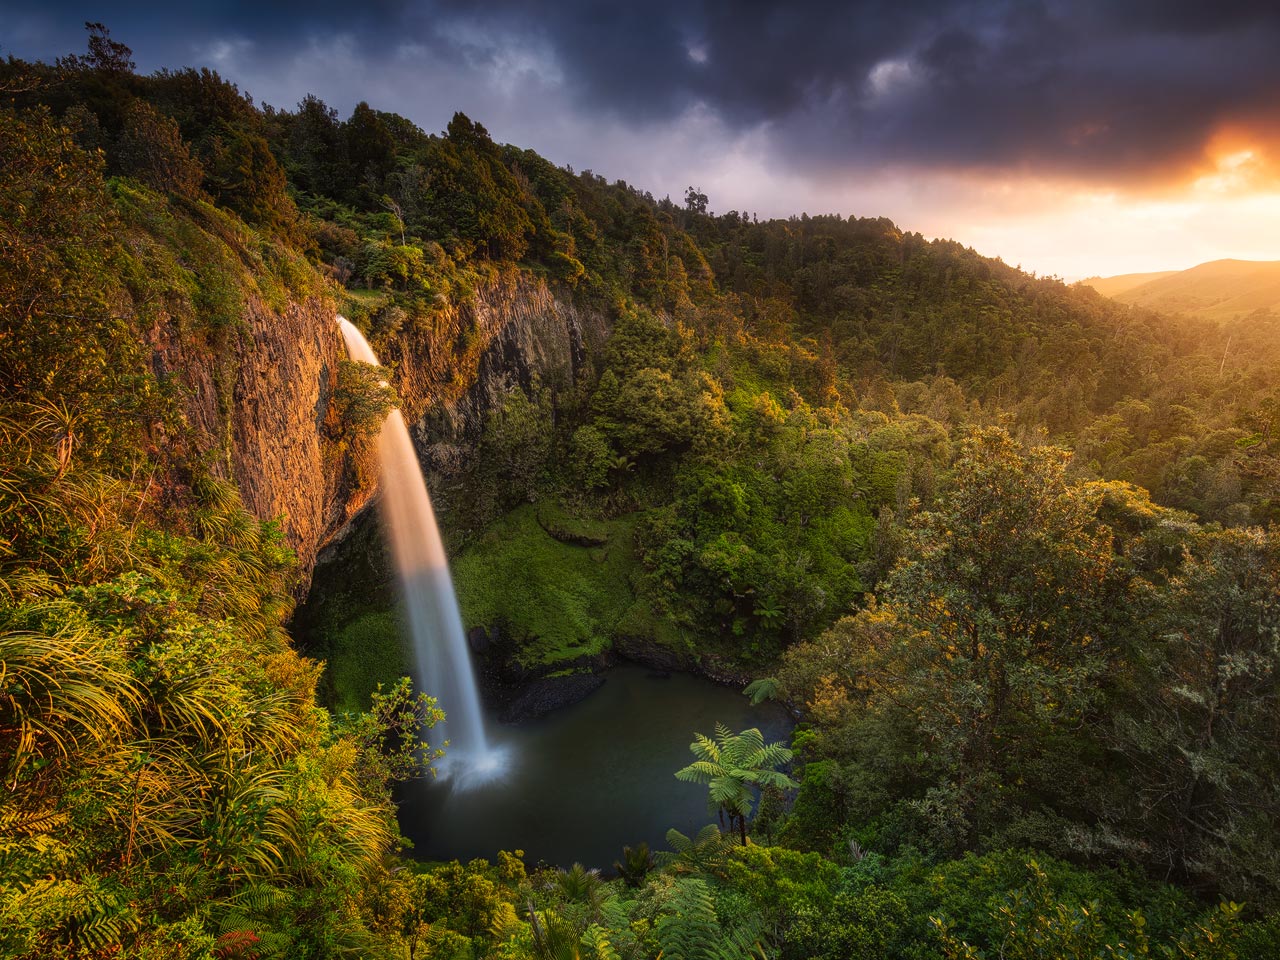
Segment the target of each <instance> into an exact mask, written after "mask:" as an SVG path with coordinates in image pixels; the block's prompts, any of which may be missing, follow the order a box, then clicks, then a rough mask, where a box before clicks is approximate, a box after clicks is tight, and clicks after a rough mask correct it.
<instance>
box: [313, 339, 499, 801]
mask: <svg viewBox="0 0 1280 960" xmlns="http://www.w3.org/2000/svg"><path fill="white" fill-rule="evenodd" d="M338 326H339V327H340V328H341V330H342V339H343V340H344V341H346V345H347V354H348V355H349V356H350V357H351V359H352V360H358V361H359V362H361V363H369V364H373V365H374V366H379V364H378V358H377V356H375V355H374V352H373V349H372V348H371V347H370V346H369V344H368V342H367V341H366V340H365V338H364V337H363V336H362V335H361V333H360V331H359V330H358V329H357V328H356V327H355V326H354V325H353V324H352V323H351V322H350V321H348V320H346V319H345V318H344V317H338ZM378 456H379V460H380V461H381V470H382V497H381V511H382V521H383V527H384V529H385V530H386V534H387V538H388V540H389V541H390V543H391V553H392V558H393V559H394V560H395V565H396V571H397V573H398V574H399V577H400V586H401V589H402V590H403V592H404V600H405V606H406V608H407V610H408V614H409V631H410V633H411V634H412V638H413V652H414V657H415V662H416V666H417V671H418V677H417V679H418V687H419V689H420V690H423V691H425V692H427V693H429V694H431V695H432V696H434V697H435V698H436V700H437V705H438V706H439V707H440V709H441V710H443V711H444V712H445V717H446V719H445V721H444V723H438V724H436V726H435V727H434V728H433V729H432V730H431V731H430V732H429V734H428V742H429V743H430V744H431V746H432V747H441V746H445V744H446V741H447V750H446V756H445V761H444V764H443V765H442V766H441V768H440V769H441V771H442V772H443V773H445V774H446V775H448V776H449V777H450V779H452V780H455V781H456V782H457V783H466V782H468V781H476V780H481V779H489V778H491V777H493V776H496V775H498V774H500V773H501V770H502V767H503V765H504V762H505V761H504V757H503V755H502V753H501V751H499V750H495V749H494V748H493V747H491V746H490V745H489V741H488V738H487V737H486V736H485V730H484V718H483V716H482V715H481V713H480V695H479V692H478V691H477V689H476V678H475V671H474V669H473V668H472V664H471V651H470V649H469V648H468V647H467V637H466V634H465V632H464V631H463V629H462V615H461V613H459V611H458V598H457V596H456V595H455V594H454V591H453V578H452V577H451V576H450V575H449V561H448V559H447V558H446V556H445V552H444V543H443V542H442V541H441V540H440V530H439V528H438V527H437V526H436V517H435V513H434V511H432V509H431V497H430V496H429V495H428V494H427V484H426V481H425V480H423V477H422V467H421V465H420V464H419V463H418V455H417V453H416V452H415V451H414V449H413V442H412V440H410V438H409V430H408V428H407V427H406V426H405V422H404V417H403V416H401V414H400V411H399V410H392V411H391V413H390V414H388V416H387V419H386V422H384V423H383V425H382V431H381V433H380V434H379V436H378Z"/></svg>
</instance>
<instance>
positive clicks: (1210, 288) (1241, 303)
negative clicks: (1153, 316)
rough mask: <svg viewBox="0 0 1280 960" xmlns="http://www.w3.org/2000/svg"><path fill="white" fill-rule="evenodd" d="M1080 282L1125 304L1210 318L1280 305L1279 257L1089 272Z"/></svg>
mask: <svg viewBox="0 0 1280 960" xmlns="http://www.w3.org/2000/svg"><path fill="white" fill-rule="evenodd" d="M1081 283H1082V284H1084V285H1085V286H1089V287H1093V289H1095V290H1097V291H1098V292H1099V293H1101V294H1103V295H1104V296H1108V297H1111V298H1112V299H1114V300H1118V301H1120V302H1121V303H1130V304H1135V305H1137V306H1143V307H1150V308H1151V309H1153V310H1159V311H1161V312H1163V313H1183V314H1188V315H1191V316H1197V317H1203V318H1205V319H1210V320H1229V319H1231V318H1232V317H1238V316H1242V315H1245V314H1249V313H1253V312H1254V311H1255V310H1259V309H1267V308H1270V309H1274V310H1280V261H1266V260H1213V261H1211V262H1209V263H1202V264H1200V265H1199V266H1197V267H1192V268H1191V269H1189V270H1177V271H1170V272H1166V273H1128V274H1123V275H1121V276H1117V277H1091V278H1089V279H1088V280H1082V281H1081Z"/></svg>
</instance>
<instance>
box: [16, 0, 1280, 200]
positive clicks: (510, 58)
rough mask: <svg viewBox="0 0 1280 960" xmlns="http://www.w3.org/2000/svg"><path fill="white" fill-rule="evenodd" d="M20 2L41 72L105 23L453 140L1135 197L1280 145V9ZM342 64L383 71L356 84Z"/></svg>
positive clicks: (257, 89) (246, 80) (126, 34)
mask: <svg viewBox="0 0 1280 960" xmlns="http://www.w3.org/2000/svg"><path fill="white" fill-rule="evenodd" d="M6 6H7V7H9V8H10V11H9V15H8V16H7V17H6V20H7V21H8V27H7V28H6V29H5V31H4V33H7V34H10V35H11V36H10V38H9V39H8V40H5V39H4V34H3V33H0V42H2V43H3V45H4V46H5V47H6V48H8V50H9V51H11V52H15V53H17V54H18V55H20V56H35V57H42V58H51V57H53V56H57V55H59V54H62V53H66V52H71V51H74V50H78V49H79V48H80V47H81V46H82V45H83V44H82V34H81V31H80V26H81V21H83V20H85V19H94V20H97V19H102V20H105V21H107V24H108V26H109V27H111V28H112V30H113V31H114V33H115V35H116V37H117V38H118V39H121V40H123V41H124V42H126V43H129V44H131V45H132V46H134V48H135V49H136V50H137V51H138V53H139V61H140V64H141V65H142V66H143V67H155V66H159V65H162V64H164V65H181V64H183V63H186V62H189V61H196V60H203V61H206V62H211V65H213V66H220V67H222V68H224V72H227V73H228V74H229V75H231V76H232V78H233V79H236V80H238V81H239V82H240V83H241V84H242V86H244V87H246V88H247V89H249V90H250V91H251V92H254V93H256V94H258V95H259V97H260V98H261V97H263V96H264V95H265V96H269V97H273V98H278V101H279V102H282V103H284V104H285V105H289V104H291V103H292V102H294V101H296V100H297V99H299V98H300V97H301V96H302V94H304V93H306V92H309V89H301V88H299V89H295V90H292V91H289V90H285V89H283V85H284V84H287V83H288V82H290V81H291V80H293V81H296V82H300V83H310V84H313V85H314V84H319V85H321V86H323V87H325V88H327V89H326V90H325V91H323V93H327V94H328V95H329V96H330V97H331V98H332V99H334V100H335V101H337V104H336V105H338V106H339V107H340V108H344V109H345V108H349V107H350V106H351V105H353V103H354V102H355V101H356V100H359V99H369V100H371V101H375V98H377V96H378V95H379V94H382V95H383V96H384V97H385V98H387V99H390V100H392V101H394V102H393V103H390V104H386V103H381V104H379V103H375V105H379V106H389V107H390V108H392V109H398V110H401V111H402V112H406V113H407V114H408V115H409V116H411V117H412V118H413V119H415V120H418V121H419V122H421V123H423V124H424V125H425V126H427V127H428V128H429V129H431V128H438V127H439V126H440V123H441V121H440V118H441V117H445V118H447V116H448V113H449V112H451V110H452V109H453V107H455V106H459V107H462V106H464V105H463V104H453V103H443V102H441V98H443V97H449V96H457V95H458V93H459V91H460V90H462V89H469V90H471V91H472V93H470V94H466V95H464V96H463V99H467V100H469V101H471V104H470V105H471V106H472V108H473V109H474V108H475V107H476V106H479V107H480V108H481V109H483V108H484V107H486V106H488V107H489V108H490V109H492V110H493V112H494V113H495V114H497V116H496V117H494V118H489V117H485V116H480V117H478V119H480V120H482V121H483V122H488V123H490V125H491V126H494V127H497V126H499V124H495V123H494V122H493V121H494V120H499V121H503V120H506V119H507V117H508V116H511V117H522V118H524V119H523V122H522V123H518V124H515V126H516V127H521V126H526V125H529V124H531V123H536V122H538V121H547V122H552V123H553V124H554V123H555V119H554V116H555V114H557V113H558V112H564V111H570V112H571V113H572V115H573V116H574V118H575V119H576V120H578V121H580V123H581V124H582V125H583V126H586V125H588V124H589V123H590V122H592V121H600V122H606V123H619V124H629V125H632V126H639V127H644V126H650V127H661V126H663V125H665V124H671V123H675V122H677V121H678V120H680V118H682V117H686V116H687V115H689V114H690V112H701V113H702V114H703V115H704V116H705V117H706V118H708V119H709V120H710V121H712V122H714V124H715V126H716V129H718V130H719V131H721V132H722V133H723V134H724V135H728V136H733V135H741V134H744V133H748V132H751V131H762V132H763V133H764V137H763V140H762V142H763V143H764V144H765V145H766V146H767V148H768V149H770V150H771V151H772V152H773V153H774V155H775V159H776V160H777V161H778V162H781V163H784V164H786V165H787V166H789V167H791V168H794V169H795V170H797V171H799V172H803V173H806V174H814V173H823V172H828V171H840V172H846V171H849V170H850V169H864V170H865V169H876V168H880V167H883V166H885V165H907V166H911V167H924V168H930V167H942V168H946V169H951V170H955V169H957V168H958V169H969V168H973V169H985V170H989V169H1026V168H1028V167H1035V168H1036V169H1038V170H1040V171H1042V172H1047V173H1055V174H1066V175H1074V176H1079V177H1082V178H1098V179H1100V180H1108V179H1115V180H1118V181H1122V182H1124V181H1130V180H1132V179H1134V178H1140V177H1144V176H1155V177H1165V176H1169V175H1172V174H1175V173H1176V172H1177V171H1178V170H1179V169H1182V168H1188V167H1192V166H1194V165H1195V164H1196V163H1198V162H1199V161H1200V160H1201V159H1202V157H1203V153H1204V150H1205V147H1206V144H1207V143H1208V142H1209V141H1210V140H1211V139H1212V138H1213V137H1214V136H1215V135H1217V134H1219V133H1220V132H1222V131H1223V130H1227V129H1234V130H1237V131H1247V132H1249V133H1251V134H1255V135H1256V136H1257V137H1259V138H1260V139H1262V140H1265V141H1267V142H1270V141H1271V140H1272V139H1274V138H1275V137H1276V135H1277V127H1278V126H1280V53H1278V51H1280V6H1277V5H1276V4H1275V3H1273V2H1216V3H1203V2H1190V0H1183V2H1167V0H1128V2H1107V0H1093V2H1078V3H1070V2H1061V0H1059V2H1042V3H1037V2H1019V0H1010V2H1003V3H977V2H963V0H920V2H910V0H871V2H863V3H831V2H793V3H788V4H769V3H761V2H750V0H749V2H728V0H702V2H692V3H691V2H687V0H659V2H651V3H644V4H608V3H599V2H589V0H565V2H554V3H551V2H548V3H527V2H526V3H517V2H510V0H491V2H488V3H485V4H480V5H473V4H465V3H459V2H454V0H437V2H435V3H411V2H405V0H366V2H360V3H354V4H352V3H342V4H338V3H333V2H327V0H326V2H306V3H302V2H284V3H271V4H262V3H257V4H254V3H245V2H238V3H226V4H218V5H192V6H190V7H186V6H184V5H181V4H171V5H168V6H164V7H160V6H156V5H149V4H120V5H115V6H113V8H112V10H111V11H110V12H109V13H107V12H104V11H103V10H102V9H100V8H96V7H94V6H93V5H90V4H77V3H66V2H63V3H59V2H54V3H44V4H39V5H36V4H30V5H27V6H26V9H23V4H21V3H19V4H6ZM326 51H327V52H328V55H329V56H333V55H334V53H333V51H338V52H339V53H338V55H339V56H342V55H343V52H345V57H347V58H349V59H350V60H351V61H353V62H359V63H360V64H361V66H360V68H359V70H358V75H357V76H350V71H346V72H347V76H346V78H345V79H346V80H347V81H349V83H347V84H346V86H345V88H344V84H343V80H344V77H343V76H342V71H343V70H344V67H345V64H343V63H341V62H338V63H331V65H330V66H331V67H332V69H336V70H338V71H339V75H337V76H334V75H332V74H330V75H328V76H326V66H325V64H324V62H323V58H324V56H325V55H326ZM308 56H315V57H317V61H318V62H316V63H315V64H314V70H310V71H309V70H307V69H305V66H306V60H307V57H308ZM358 84H359V85H358ZM362 87H367V88H368V89H362ZM261 88H265V89H261ZM315 92H317V93H321V92H322V91H319V90H317V91H315ZM476 93H482V94H484V95H481V96H476V95H475V94H476ZM322 95H323V94H322ZM432 121H434V123H432ZM502 132H503V131H502V130H500V129H495V133H498V134H501V133H502ZM513 132H516V133H519V132H521V131H520V130H518V129H517V130H516V131H513ZM571 152H574V153H578V152H579V151H577V150H571Z"/></svg>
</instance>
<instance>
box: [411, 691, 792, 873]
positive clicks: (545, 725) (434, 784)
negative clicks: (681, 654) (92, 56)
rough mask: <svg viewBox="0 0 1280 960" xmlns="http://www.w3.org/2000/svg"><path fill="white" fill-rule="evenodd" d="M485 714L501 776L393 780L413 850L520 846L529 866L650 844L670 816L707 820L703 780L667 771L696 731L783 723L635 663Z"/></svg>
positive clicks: (782, 717)
mask: <svg viewBox="0 0 1280 960" xmlns="http://www.w3.org/2000/svg"><path fill="white" fill-rule="evenodd" d="M487 709H488V708H486V710H487ZM486 720H487V725H488V728H489V730H490V732H491V734H492V739H493V740H494V741H495V742H496V746H497V747H498V748H499V749H502V750H504V751H506V753H507V755H508V758H509V759H508V763H509V766H508V768H507V770H506V772H505V773H504V775H503V776H502V777H501V778H500V779H495V780H492V781H490V782H487V783H479V784H469V785H466V786H458V785H457V784H455V783H453V782H452V781H450V780H448V779H444V778H441V779H439V780H432V779H431V778H430V777H428V778H425V779H423V780H417V781H413V782H411V783H408V784H402V785H401V786H400V787H399V789H398V790H397V791H396V800H397V802H398V803H399V804H400V811H399V816H400V829H401V832H402V833H403V834H404V835H405V836H406V837H408V838H409V839H410V840H412V841H413V844H414V847H413V849H412V850H411V851H410V854H411V855H412V856H414V857H416V858H418V859H420V860H452V859H455V858H456V859H459V860H462V861H464V862H465V861H467V860H470V859H472V858H475V857H486V858H488V859H491V860H492V859H493V858H494V857H495V856H496V854H497V852H498V851H499V850H516V849H521V850H524V852H525V861H526V862H527V863H529V864H530V865H533V864H536V863H537V862H538V861H540V860H545V861H546V862H547V863H549V864H552V865H555V866H564V867H568V866H570V865H571V864H573V863H574V862H580V863H582V864H584V865H586V866H588V867H600V868H602V869H609V868H611V867H612V865H613V862H614V860H616V859H618V858H619V856H620V855H621V853H622V847H623V845H624V844H629V845H631V846H635V845H636V844H637V843H639V842H640V841H647V842H648V843H649V846H650V847H651V848H652V849H653V850H654V851H655V852H656V851H658V850H661V849H665V847H666V842H665V837H666V832H667V830H668V829H670V828H671V827H675V828H676V829H678V830H679V831H681V832H682V833H684V834H687V835H692V834H693V833H696V832H697V830H698V829H699V828H700V827H702V826H705V825H706V824H708V823H711V822H712V821H714V820H715V819H716V817H715V814H714V813H712V812H709V811H708V809H707V788H706V787H705V786H701V785H698V784H692V783H682V782H681V781H679V780H677V779H676V778H675V772H676V771H677V770H679V769H680V768H681V767H684V766H687V765H688V764H689V763H691V762H692V761H693V755H692V754H691V753H690V752H689V744H690V743H691V742H692V741H693V735H694V733H695V732H696V733H704V734H707V735H708V736H711V735H713V734H714V732H715V725H716V724H717V723H723V724H725V725H726V726H728V727H729V728H730V730H732V731H733V732H734V733H737V732H738V731H740V730H743V729H746V728H748V727H758V728H759V729H760V731H761V732H762V733H763V734H764V738H765V742H767V743H771V742H773V741H776V740H782V741H785V740H787V738H788V736H789V734H790V731H791V727H792V722H791V719H790V718H789V717H788V715H787V713H786V711H785V710H784V709H783V708H782V707H781V706H780V705H778V704H775V703H765V704H761V705H760V706H757V707H753V706H752V705H751V704H750V702H749V701H748V700H747V698H746V697H744V696H743V695H742V694H741V693H740V692H739V691H738V690H737V689H735V688H732V687H724V686H720V685H719V684H716V683H712V682H711V681H710V680H707V679H705V678H702V677H697V676H692V675H690V674H682V673H676V674H671V675H670V676H661V675H657V674H655V673H654V672H653V671H651V670H649V669H647V668H645V667H639V666H623V667H617V668H615V669H613V670H610V671H609V672H608V673H607V674H606V675H605V683H604V685H603V686H601V687H600V688H599V689H598V690H596V691H595V692H593V693H592V694H591V695H590V696H588V697H587V698H586V699H585V700H583V701H581V702H580V703H576V704H573V705H572V706H568V707H564V708H562V709H559V710H556V711H554V712H553V713H550V714H548V715H547V716H545V717H542V718H540V719H538V720H534V721H530V722H528V723H524V724H520V725H519V726H501V725H499V724H498V723H497V721H496V719H495V718H494V716H493V715H492V714H489V715H488V716H487V717H486Z"/></svg>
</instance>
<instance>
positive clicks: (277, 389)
mask: <svg viewBox="0 0 1280 960" xmlns="http://www.w3.org/2000/svg"><path fill="white" fill-rule="evenodd" d="M334 316H335V311H334V306H333V304H332V302H330V301H328V300H326V299H323V298H319V297H313V298H310V299H308V300H305V301H302V302H295V303H290V304H289V305H288V306H287V307H286V308H285V310H284V311H283V312H276V311H273V310H271V309H270V308H269V307H267V306H266V305H265V304H264V303H263V302H262V301H261V300H259V299H257V298H250V299H249V301H248V303H247V308H246V310H245V313H244V315H243V317H242V324H241V325H240V326H239V327H238V328H237V330H235V331H234V332H232V333H230V334H229V335H225V336H222V337H219V338H217V339H216V340H215V341H214V342H211V338H209V337H207V336H205V337H200V336H192V335H190V334H184V333H183V332H182V331H181V330H180V329H179V328H178V324H176V323H174V322H168V323H162V324H158V325H157V326H156V328H155V329H153V330H152V331H151V332H150V336H149V340H150V342H151V346H152V350H153V357H152V364H153V369H154V371H155V373H156V374H157V376H158V377H160V378H161V379H162V380H163V381H165V382H167V383H169V384H170V385H171V386H176V387H177V389H178V391H179V394H180V396H181V398H182V404H183V409H184V412H185V415H186V421H187V423H186V426H187V430H186V433H187V436H186V437H185V438H184V445H185V446H186V447H188V449H185V450H182V451H168V452H169V453H170V457H169V459H171V460H172V461H174V462H179V463H180V462H181V461H182V460H183V459H188V460H189V459H192V458H195V459H198V460H201V461H204V463H205V466H206V467H207V469H208V470H209V471H210V472H211V473H212V474H213V475H214V476H217V477H221V478H224V479H229V480H233V481H234V482H235V484H236V486H237V487H238V488H239V490H240V495H241V498H242V499H243V501H244V503H245V505H246V506H247V507H248V508H249V509H250V510H251V511H252V512H253V513H254V514H255V515H256V516H258V517H260V518H262V519H264V520H268V519H275V520H278V521H279V522H280V525H281V528H282V530H283V532H284V537H285V540H286V542H287V543H288V544H289V546H290V547H291V548H292V549H293V551H294V552H295V554H296V555H297V557H298V568H299V570H298V572H299V583H298V588H297V590H298V594H299V596H301V595H304V594H305V592H306V590H307V587H308V586H309V584H310V579H311V573H312V570H313V569H314V566H315V562H316V555H317V553H318V551H319V550H320V548H321V547H322V546H323V545H324V544H325V543H326V542H327V541H328V540H329V539H330V538H332V537H333V535H334V534H335V532H336V531H337V530H339V529H340V528H341V527H342V526H343V524H345V523H346V522H347V521H348V520H350V518H351V517H352V516H353V515H354V514H355V513H356V512H357V511H358V510H359V509H360V508H361V507H362V506H363V505H364V504H365V503H366V502H367V501H368V500H369V498H370V496H371V495H372V490H371V489H370V488H369V486H368V485H365V486H364V487H363V488H362V487H361V485H360V484H358V483H356V481H355V479H354V470H353V469H352V467H351V464H350V463H349V458H348V457H347V456H346V455H345V454H344V452H343V450H342V449H341V448H340V447H339V445H338V444H337V442H336V440H335V438H336V436H337V426H338V425H337V423H336V421H335V414H334V412H333V410H332V409H331V406H330V398H331V397H332V395H333V391H334V389H335V387H336V385H337V371H338V362H339V361H340V360H341V359H343V358H344V357H345V351H344V348H343V346H342V339H341V337H340V336H339V335H338V332H337V327H336V326H335V324H334ZM168 440H172V441H173V442H175V443H177V442H178V441H177V440H176V438H158V442H160V443H165V442H167V441H168Z"/></svg>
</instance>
